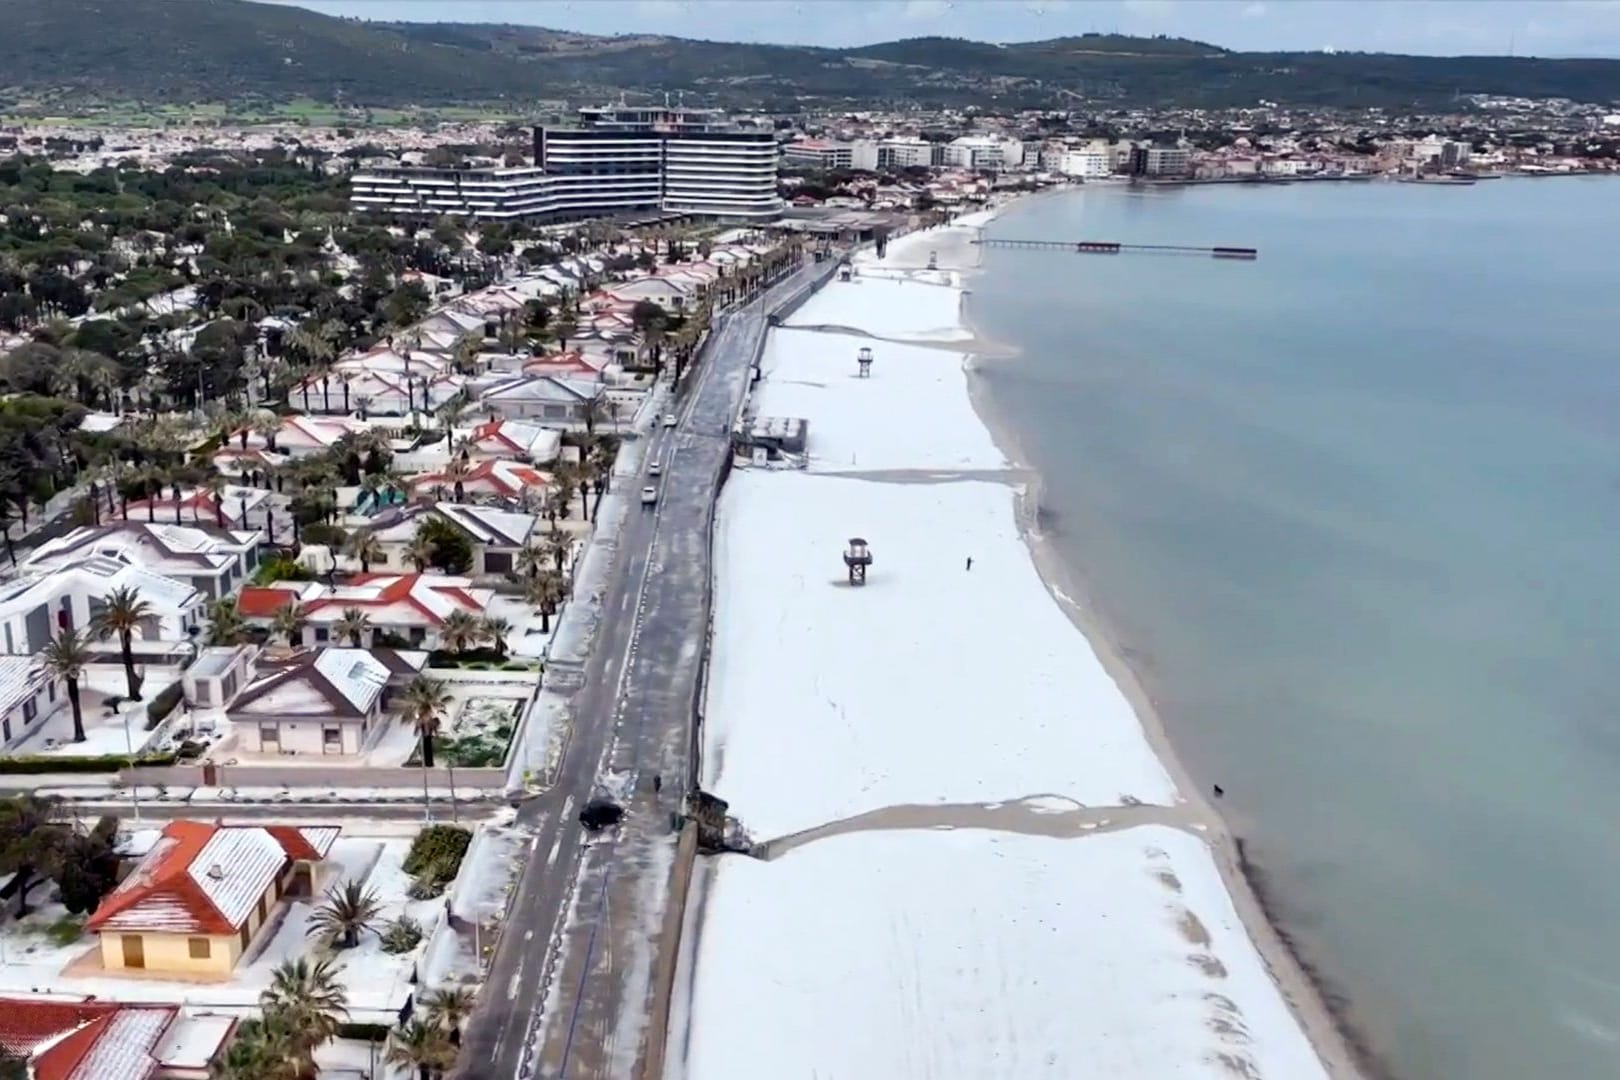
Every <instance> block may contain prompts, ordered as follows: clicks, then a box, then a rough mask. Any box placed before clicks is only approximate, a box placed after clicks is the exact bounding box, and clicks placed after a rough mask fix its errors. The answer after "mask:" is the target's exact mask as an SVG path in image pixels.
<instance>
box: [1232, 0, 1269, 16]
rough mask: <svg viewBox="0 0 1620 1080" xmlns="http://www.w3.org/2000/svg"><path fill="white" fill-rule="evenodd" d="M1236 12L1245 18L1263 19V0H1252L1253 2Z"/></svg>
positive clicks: (1264, 12) (1264, 14) (1264, 8)
mask: <svg viewBox="0 0 1620 1080" xmlns="http://www.w3.org/2000/svg"><path fill="white" fill-rule="evenodd" d="M1238 14H1239V15H1242V16H1243V17H1244V18H1245V19H1263V18H1265V17H1266V5H1265V0H1254V3H1252V4H1247V5H1245V6H1244V8H1243V10H1242V11H1240V12H1238Z"/></svg>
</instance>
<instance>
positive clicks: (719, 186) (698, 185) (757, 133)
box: [350, 107, 782, 220]
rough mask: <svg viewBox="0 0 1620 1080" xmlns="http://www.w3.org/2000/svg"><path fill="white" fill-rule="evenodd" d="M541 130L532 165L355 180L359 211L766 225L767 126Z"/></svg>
mask: <svg viewBox="0 0 1620 1080" xmlns="http://www.w3.org/2000/svg"><path fill="white" fill-rule="evenodd" d="M580 120H581V123H580V126H578V127H574V128H536V129H535V133H534V164H533V165H532V166H519V167H498V166H488V167H481V168H467V169H438V168H421V169H418V168H409V167H394V168H385V169H372V170H368V171H367V172H364V173H360V174H356V175H355V176H354V177H353V179H352V180H351V181H350V193H351V194H350V201H351V202H352V204H353V205H354V206H355V207H356V208H357V209H362V210H377V211H383V212H389V213H398V214H410V215H424V216H425V215H434V216H437V215H441V214H452V215H463V216H473V217H478V218H486V219H492V220H505V219H511V218H518V217H550V218H583V217H595V216H603V215H609V214H617V213H627V212H634V211H658V212H664V213H680V214H693V215H698V216H703V217H721V218H739V219H744V220H768V219H771V218H774V217H777V216H778V215H779V214H780V213H781V212H782V200H781V199H780V198H779V197H778V195H777V192H776V174H777V163H778V160H779V157H780V154H781V148H780V146H779V145H778V143H777V140H776V133H775V132H774V131H772V130H770V129H768V128H745V127H740V126H737V125H735V124H732V123H730V122H729V121H727V120H725V119H724V118H722V117H721V116H720V115H719V114H717V113H713V112H708V111H705V110H683V109H662V108H658V109H639V108H627V107H616V108H606V109H581V110H580Z"/></svg>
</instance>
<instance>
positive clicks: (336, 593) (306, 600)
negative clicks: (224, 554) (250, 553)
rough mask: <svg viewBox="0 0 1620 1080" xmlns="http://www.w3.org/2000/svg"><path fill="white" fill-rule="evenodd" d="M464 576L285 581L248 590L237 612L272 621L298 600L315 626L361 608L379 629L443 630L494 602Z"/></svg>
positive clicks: (486, 591) (365, 576) (370, 576)
mask: <svg viewBox="0 0 1620 1080" xmlns="http://www.w3.org/2000/svg"><path fill="white" fill-rule="evenodd" d="M494 595H495V594H494V593H493V592H491V591H490V590H489V589H477V588H474V587H473V585H472V582H471V581H469V580H468V579H467V578H463V577H451V576H449V575H445V574H355V575H353V576H351V577H350V578H349V581H348V582H347V583H346V584H343V585H338V586H331V585H327V584H326V583H325V582H321V581H280V582H276V583H275V584H274V585H265V586H261V587H250V588H246V589H243V590H242V592H241V594H240V595H239V596H238V597H237V610H238V611H239V612H241V614H242V617H243V618H248V619H270V618H273V617H274V616H275V614H276V612H278V611H280V610H281V609H282V608H284V607H286V606H287V605H288V604H291V603H293V602H294V601H296V602H298V603H300V604H302V605H303V607H304V612H305V614H306V615H307V616H308V617H309V621H310V622H312V623H321V624H330V623H334V622H337V621H338V620H339V619H341V618H342V617H343V612H344V610H345V609H347V608H359V609H360V610H361V611H363V612H365V613H366V615H367V616H368V617H370V619H371V621H372V623H373V624H374V625H377V626H423V627H435V626H442V625H443V624H444V620H445V619H446V618H447V617H448V616H449V615H450V613H451V612H453V611H465V612H468V613H469V614H472V615H483V614H484V613H485V611H486V610H487V609H488V608H489V603H490V601H491V600H492V599H494Z"/></svg>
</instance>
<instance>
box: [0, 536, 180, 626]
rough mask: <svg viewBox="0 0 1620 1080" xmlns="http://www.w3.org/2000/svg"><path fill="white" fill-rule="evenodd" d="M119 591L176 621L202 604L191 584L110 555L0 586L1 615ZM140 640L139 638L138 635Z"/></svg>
mask: <svg viewBox="0 0 1620 1080" xmlns="http://www.w3.org/2000/svg"><path fill="white" fill-rule="evenodd" d="M117 589H133V590H135V591H136V592H138V593H139V594H140V598H141V599H142V600H144V601H146V603H147V606H148V607H150V608H151V611H152V614H153V615H157V616H160V617H161V616H164V615H167V616H169V617H171V618H172V617H175V616H178V615H181V614H183V613H185V612H187V611H190V610H191V609H193V608H195V607H198V606H199V605H201V604H202V603H203V600H204V597H203V595H202V593H200V592H198V591H197V589H196V588H195V587H194V586H192V584H191V583H190V582H188V581H185V580H183V579H180V578H172V577H167V576H165V575H163V574H154V573H152V572H151V571H150V570H146V569H144V568H142V567H139V566H131V565H129V564H128V563H124V562H120V561H118V560H117V559H115V558H113V557H111V556H109V555H90V556H86V557H85V558H82V559H80V560H78V561H77V562H73V563H70V564H68V565H66V566H62V567H59V568H57V569H54V570H48V571H44V572H42V573H39V574H33V573H25V574H22V575H21V576H19V577H16V578H13V579H12V580H10V581H6V582H0V613H6V612H16V611H31V610H33V609H34V608H36V607H38V606H39V605H40V604H43V603H45V602H47V601H48V600H50V599H51V598H53V597H57V596H63V595H66V594H69V593H71V594H74V595H78V596H84V597H87V598H94V599H97V600H100V599H104V598H105V597H106V596H107V595H108V594H110V593H112V592H114V591H115V590H117ZM137 636H138V635H137Z"/></svg>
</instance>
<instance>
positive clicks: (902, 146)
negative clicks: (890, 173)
mask: <svg viewBox="0 0 1620 1080" xmlns="http://www.w3.org/2000/svg"><path fill="white" fill-rule="evenodd" d="M941 150H942V147H941V146H940V144H938V143H931V142H928V141H927V140H926V139H885V140H884V141H882V142H880V143H878V146H877V157H878V168H880V169H912V168H931V167H932V166H935V165H939V164H941V163H942V162H943V154H942V153H941Z"/></svg>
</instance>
